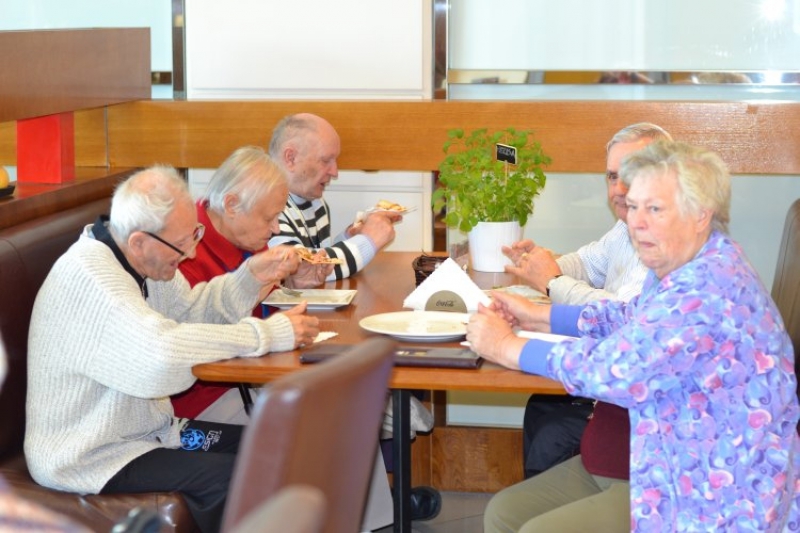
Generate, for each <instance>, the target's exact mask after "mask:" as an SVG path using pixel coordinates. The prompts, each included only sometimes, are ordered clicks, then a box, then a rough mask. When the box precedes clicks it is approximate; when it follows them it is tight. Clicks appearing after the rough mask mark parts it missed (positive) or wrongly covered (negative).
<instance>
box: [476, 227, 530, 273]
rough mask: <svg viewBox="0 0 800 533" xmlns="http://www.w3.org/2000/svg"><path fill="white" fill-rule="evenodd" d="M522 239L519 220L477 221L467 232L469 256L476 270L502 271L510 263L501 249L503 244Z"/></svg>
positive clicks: (508, 244) (506, 244)
mask: <svg viewBox="0 0 800 533" xmlns="http://www.w3.org/2000/svg"><path fill="white" fill-rule="evenodd" d="M520 239H522V226H520V225H519V222H479V223H478V225H477V226H475V227H474V228H472V231H470V232H469V257H470V264H471V265H472V268H473V269H475V270H477V271H478V272H504V271H505V268H504V267H505V266H506V265H510V264H512V263H511V261H510V260H509V259H508V258H507V257H506V256H504V255H503V252H502V251H501V249H502V247H503V246H511V244H513V243H515V242H517V241H519V240H520Z"/></svg>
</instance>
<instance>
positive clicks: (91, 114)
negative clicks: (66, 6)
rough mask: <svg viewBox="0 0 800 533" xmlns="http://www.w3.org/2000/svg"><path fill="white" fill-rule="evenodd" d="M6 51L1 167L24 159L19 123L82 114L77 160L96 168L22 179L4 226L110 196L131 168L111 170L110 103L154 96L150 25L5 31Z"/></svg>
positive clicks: (0, 218) (1, 205)
mask: <svg viewBox="0 0 800 533" xmlns="http://www.w3.org/2000/svg"><path fill="white" fill-rule="evenodd" d="M0 50H3V56H2V58H0V94H2V97H0V164H2V165H16V163H17V142H16V122H15V121H16V120H18V119H30V118H35V117H41V116H46V115H53V114H58V113H74V120H75V145H76V161H77V164H78V165H79V166H82V167H91V168H78V169H77V172H75V179H73V180H71V181H68V182H65V183H60V184H40V183H18V184H17V186H16V189H15V191H14V195H13V197H6V198H4V199H2V200H0V227H8V226H12V225H15V224H19V223H21V222H24V221H26V220H31V219H33V218H37V217H41V216H44V215H47V214H50V213H54V212H57V211H61V210H64V209H68V208H70V207H73V206H76V205H80V204H82V203H86V202H90V201H92V200H95V199H97V198H101V197H107V196H109V195H110V194H111V191H112V190H113V188H114V186H115V185H116V184H117V182H118V181H119V180H121V179H123V178H124V176H126V175H128V173H129V172H130V170H131V169H123V168H121V167H117V168H114V169H108V168H107V167H108V144H107V128H106V126H107V123H106V107H105V106H108V105H113V104H117V103H121V102H128V101H131V100H139V99H143V98H150V91H151V89H150V29H149V28H93V29H74V30H73V29H68V30H32V31H0ZM37 148H38V147H36V146H34V147H32V150H31V152H32V153H37Z"/></svg>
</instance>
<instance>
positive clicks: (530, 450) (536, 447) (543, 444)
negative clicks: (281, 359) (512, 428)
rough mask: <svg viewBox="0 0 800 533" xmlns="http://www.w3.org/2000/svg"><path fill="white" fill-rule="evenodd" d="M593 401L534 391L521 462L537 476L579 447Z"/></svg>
mask: <svg viewBox="0 0 800 533" xmlns="http://www.w3.org/2000/svg"><path fill="white" fill-rule="evenodd" d="M593 409H594V402H593V401H592V400H589V399H587V398H579V397H576V396H565V395H557V394H554V395H549V394H533V395H532V396H531V397H530V398H529V399H528V404H527V405H526V406H525V418H524V421H523V424H522V453H523V459H522V461H523V462H522V466H523V468H524V469H525V477H526V478H529V477H531V476H535V475H536V474H538V473H540V472H544V471H545V470H547V469H548V468H550V467H552V466H555V465H557V464H558V463H561V462H563V461H566V460H567V459H569V458H570V457H573V456H574V455H576V454H577V453H578V452H579V451H580V444H581V436H582V435H583V430H584V429H585V428H586V424H587V423H588V420H589V416H590V415H591V414H592V410H593Z"/></svg>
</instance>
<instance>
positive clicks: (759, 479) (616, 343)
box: [547, 232, 800, 532]
mask: <svg viewBox="0 0 800 533" xmlns="http://www.w3.org/2000/svg"><path fill="white" fill-rule="evenodd" d="M554 326H555V324H554ZM572 327H573V330H574V327H575V326H574V324H573V326H572ZM577 327H578V330H579V331H580V332H581V335H583V337H582V338H580V339H578V340H575V341H571V342H564V343H561V344H557V345H555V346H554V347H553V348H552V350H550V352H549V353H548V359H547V370H548V373H549V375H550V376H551V377H553V378H555V379H558V380H560V381H562V382H563V383H564V385H565V387H566V389H567V390H568V391H569V392H570V393H572V394H578V395H580V396H589V397H593V398H597V399H601V400H605V401H607V402H611V403H614V404H617V405H620V406H622V407H626V408H628V409H629V413H630V420H631V436H630V447H631V457H630V469H631V471H630V484H631V530H632V531H646V532H652V531H691V532H695V531H798V530H800V480H798V472H800V441H799V440H798V435H797V431H796V424H797V421H798V416H800V411H799V410H798V402H797V393H796V386H797V382H796V378H795V374H794V354H793V350H792V343H791V341H790V339H789V337H788V335H787V334H786V331H785V328H784V325H783V321H782V319H781V317H780V314H779V313H778V310H777V308H776V307H775V303H774V302H773V301H772V299H771V298H770V296H769V293H768V292H767V290H766V289H765V288H764V286H763V284H762V283H761V281H760V280H759V278H758V276H757V275H756V273H755V271H754V270H753V268H752V267H751V266H750V264H749V263H748V261H747V260H746V259H745V257H744V254H743V252H742V250H741V248H740V247H739V246H738V245H737V244H736V243H734V242H733V241H731V240H730V238H729V237H727V236H725V235H723V234H720V233H717V232H714V233H712V235H711V237H710V238H709V240H708V242H707V243H706V244H705V245H704V246H703V248H702V249H701V250H700V252H699V253H698V254H697V256H696V257H695V258H694V259H693V260H692V261H690V262H689V263H687V264H686V265H684V266H682V267H681V268H678V269H676V270H674V271H673V272H671V273H670V274H668V275H667V276H665V277H664V278H663V279H661V280H659V279H658V278H656V277H655V275H654V274H653V273H652V272H650V274H649V275H648V278H647V280H646V281H645V285H644V288H643V290H642V294H641V295H639V296H637V297H635V298H634V299H632V300H631V301H630V302H629V303H627V304H626V303H624V302H611V301H605V302H594V303H591V304H588V305H587V306H586V307H584V308H583V309H582V311H581V312H580V318H579V319H578V323H577ZM555 332H556V333H557V332H558V331H555Z"/></svg>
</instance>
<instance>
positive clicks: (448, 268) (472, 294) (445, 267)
mask: <svg viewBox="0 0 800 533" xmlns="http://www.w3.org/2000/svg"><path fill="white" fill-rule="evenodd" d="M439 291H452V292H454V293H456V294H457V295H458V296H460V297H461V299H462V300H464V304H465V305H466V306H467V311H469V312H470V313H472V312H475V311H477V310H478V303H482V304H483V305H489V301H490V298H489V297H488V296H487V295H486V293H485V292H483V291H482V290H481V289H480V287H478V286H477V285H476V284H475V282H474V281H472V280H471V279H470V278H469V276H468V275H467V273H466V272H464V270H462V268H461V267H460V266H459V265H458V263H456V262H455V261H453V260H452V259H450V258H448V259H447V260H446V261H444V262H443V263H441V264H440V265H439V268H437V269H436V270H434V271H433V272H432V273H431V274H430V275H429V276H428V277H427V278H426V279H425V281H423V282H422V283H420V285H419V287H417V288H416V289H415V290H414V292H412V293H411V294H409V295H408V296H407V297H406V299H405V300H404V301H403V307H406V308H409V309H414V310H417V311H420V310H423V309H425V305H426V304H427V303H428V300H429V299H430V297H431V296H432V295H433V294H434V293H437V292H439Z"/></svg>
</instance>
